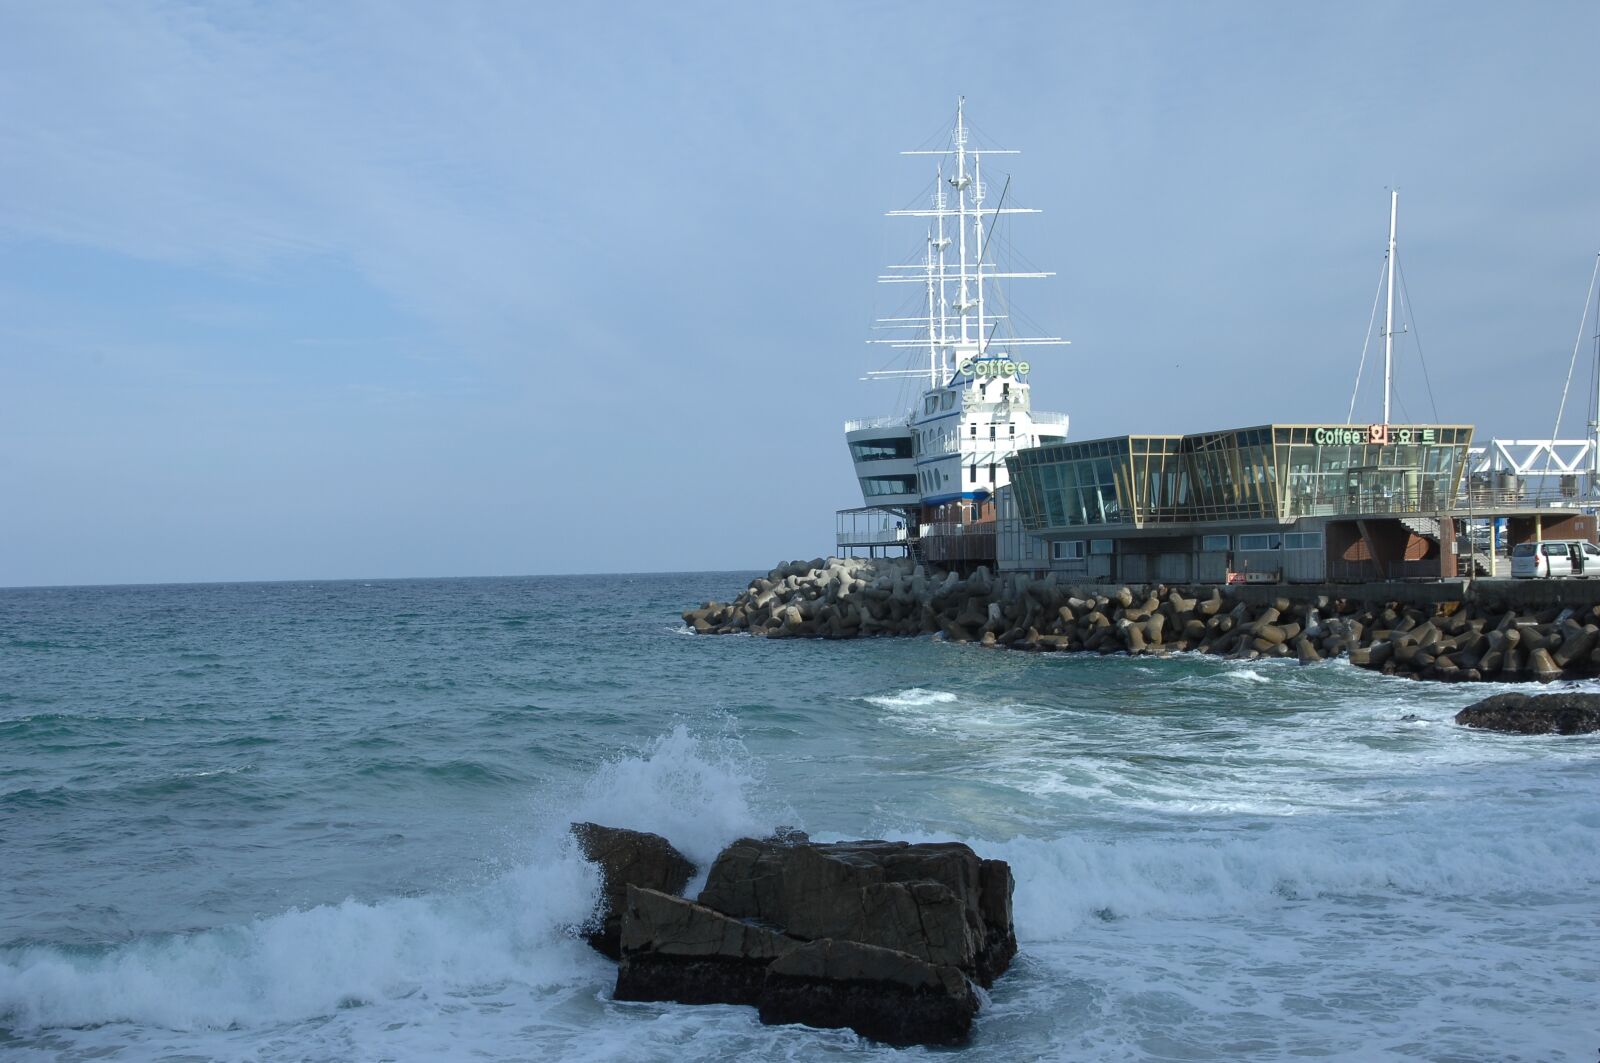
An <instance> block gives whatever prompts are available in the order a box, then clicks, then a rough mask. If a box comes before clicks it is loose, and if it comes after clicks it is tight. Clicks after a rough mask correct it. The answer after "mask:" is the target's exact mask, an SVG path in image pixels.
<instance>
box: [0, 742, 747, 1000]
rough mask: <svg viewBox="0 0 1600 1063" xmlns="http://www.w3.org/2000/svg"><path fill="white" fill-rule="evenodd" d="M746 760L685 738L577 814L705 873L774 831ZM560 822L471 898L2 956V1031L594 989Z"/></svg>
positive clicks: (616, 778)
mask: <svg viewBox="0 0 1600 1063" xmlns="http://www.w3.org/2000/svg"><path fill="white" fill-rule="evenodd" d="M753 779H754V776H753V773H752V769H751V767H750V764H749V758H748V757H747V756H744V755H742V750H741V748H740V747H739V746H738V745H737V744H736V743H733V742H730V741H727V740H708V739H699V738H696V737H694V736H693V735H691V734H690V733H689V732H688V730H687V729H686V728H684V727H678V728H676V729H674V730H673V731H672V732H670V733H668V734H666V735H663V736H661V737H660V738H658V739H656V740H655V741H653V742H651V743H650V744H649V745H648V746H647V748H645V749H644V750H643V751H642V752H640V753H639V754H638V755H635V756H629V757H623V758H620V759H618V760H615V761H613V762H610V763H608V764H606V765H604V766H603V767H602V768H601V769H600V770H599V771H597V772H596V773H595V774H594V776H593V777H592V778H591V779H590V780H589V781H588V783H587V784H586V785H584V786H583V787H582V789H581V792H580V793H579V794H578V796H577V800H576V802H575V803H573V804H571V805H568V806H565V808H566V810H567V811H568V812H570V814H571V818H575V819H594V820H596V821H599V822H603V823H607V824H611V825H615V826H626V827H632V828H635V829H641V830H650V831H655V832H657V833H661V834H663V835H665V836H667V837H668V838H670V839H671V840H672V841H673V842H674V844H676V845H677V846H678V847H679V848H681V849H682V850H683V851H684V852H685V854H686V855H688V856H689V857H690V858H691V859H693V860H695V861H696V862H697V863H699V864H700V865H701V866H702V867H704V866H706V865H708V864H709V862H710V860H711V858H712V857H714V856H715V854H716V853H717V851H718V850H720V849H721V847H722V846H723V845H725V844H726V843H727V842H729V841H731V840H732V839H733V838H735V837H737V836H738V835H740V834H744V833H752V832H755V833H759V832H761V831H762V830H763V829H764V828H767V827H770V826H771V824H763V823H762V822H760V820H759V819H758V817H757V816H756V814H755V812H754V811H753V810H752V807H751V802H750V790H751V788H752V786H753ZM565 827H566V819H565V818H562V819H560V821H559V822H557V821H556V820H554V819H551V820H550V821H549V822H547V823H546V824H545V825H544V826H543V828H542V829H541V837H540V838H539V840H538V841H537V842H536V843H535V846H534V855H535V858H534V859H533V860H532V861H531V862H529V863H528V864H526V865H525V866H522V867H518V868H516V869H515V870H513V871H511V872H509V873H506V874H504V875H501V876H500V877H498V878H496V879H494V880H493V881H491V882H488V883H486V884H484V885H482V886H479V887H476V888H473V889H469V890H466V891H464V892H460V893H455V894H449V895H441V896H425V897H397V898H392V899H388V900H383V901H378V902H376V903H362V902H358V901H355V900H347V901H345V902H343V903H342V904H335V905H322V906H318V907H315V908H310V909H306V910H291V911H287V912H282V913H280V914H277V915H272V916H266V917H263V918H260V919H256V920H253V921H251V922H249V923H247V924H244V925H240V926H232V927H226V928H222V929H217V930H210V931H204V932H200V933H192V934H172V935H165V936H161V937H155V938H149V939H146V940H141V941H137V942H134V943H132V944H129V945H126V946H121V947H118V948H114V949H112V950H110V951H109V952H97V953H84V952H69V951H66V950H61V949H56V948H46V947H32V948H20V949H9V950H0V1026H9V1027H12V1028H14V1029H18V1030H24V1031H26V1030H37V1029H39V1028H41V1027H84V1026H93V1025H99V1024H104V1023H114V1022H134V1023H139V1024H144V1025H148V1026H154V1027H160V1028H165V1029H169V1030H184V1031H195V1030H226V1029H230V1028H260V1027H264V1026H271V1025H273V1024H277V1023H285V1022H296V1021H303V1020H309V1019H314V1018H317V1017H319V1016H329V1015H333V1014H335V1013H339V1012H341V1010H342V1009H348V1008H350V1007H352V1006H354V1005H380V1006H381V1005H386V1004H394V1003H397V1002H401V1001H403V1002H405V1006H406V1008H407V1009H408V1010H415V1009H416V1008H425V1009H431V1008H434V1007H447V1006H448V1002H449V1001H450V1000H452V999H457V998H471V997H476V996H480V995H483V994H491V995H492V994H494V993H496V992H501V991H503V990H504V989H505V988H506V987H508V986H510V987H516V991H517V993H519V994H520V995H522V996H524V997H526V996H527V995H528V994H529V993H533V994H535V995H538V994H542V993H549V992H553V991H556V990H560V989H563V988H566V989H571V988H572V987H573V986H574V985H575V984H576V985H580V986H586V987H587V989H586V991H587V992H589V993H591V994H592V993H596V992H600V991H602V990H604V989H605V988H606V986H607V985H608V983H609V979H610V973H609V972H610V970H611V968H610V967H609V965H607V964H606V963H605V962H604V961H602V960H600V959H599V958H598V957H597V956H596V955H595V954H594V953H592V952H591V951H590V950H589V949H588V947H587V946H585V945H583V944H582V943H581V942H579V941H578V940H577V939H576V938H574V937H573V936H572V934H571V933H570V929H569V928H571V927H573V926H576V925H578V924H581V923H582V922H583V921H584V920H585V919H586V918H587V917H588V915H589V913H590V911H591V910H592V908H593V904H594V899H595V895H596V891H597V889H598V886H599V880H598V875H597V873H596V872H595V870H594V868H593V867H592V866H590V865H589V864H587V863H586V862H584V861H583V860H582V859H581V857H580V856H579V855H578V853H577V852H576V847H575V846H574V845H573V844H572V842H571V839H570V837H569V836H568V835H567V834H566V832H565Z"/></svg>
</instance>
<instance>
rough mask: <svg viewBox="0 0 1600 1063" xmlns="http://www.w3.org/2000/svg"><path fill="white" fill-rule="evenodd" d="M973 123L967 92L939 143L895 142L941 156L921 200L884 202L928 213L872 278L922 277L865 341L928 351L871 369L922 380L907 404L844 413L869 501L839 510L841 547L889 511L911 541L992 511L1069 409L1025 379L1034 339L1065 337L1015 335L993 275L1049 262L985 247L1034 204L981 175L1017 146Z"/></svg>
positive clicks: (910, 280) (1058, 433)
mask: <svg viewBox="0 0 1600 1063" xmlns="http://www.w3.org/2000/svg"><path fill="white" fill-rule="evenodd" d="M969 134H970V130H969V128H968V126H967V122H966V115H965V105H964V101H962V102H958V103H957V106H956V121H955V128H954V129H953V130H952V131H951V134H950V142H949V145H948V146H947V147H944V148H939V149H934V150H919V151H909V152H902V154H905V155H915V156H934V157H936V158H937V159H938V162H937V164H936V168H935V182H934V191H933V194H932V196H931V197H930V200H929V202H928V204H927V205H926V206H925V207H917V208H913V209H908V210H893V211H889V212H888V213H889V216H890V217H895V218H916V219H921V220H924V221H925V224H926V226H927V229H926V239H925V242H924V247H923V252H922V255H921V261H920V262H913V263H910V264H906V265H900V266H891V267H890V272H888V273H887V274H885V275H883V276H880V277H879V278H878V280H879V282H880V283H882V284H890V285H907V284H909V285H919V286H921V288H922V299H921V300H920V302H921V306H920V307H918V310H919V311H920V312H918V313H915V314H914V315H912V316H905V317H894V318H885V319H880V320H879V321H878V328H879V329H881V330H884V331H888V332H891V333H899V334H898V335H893V336H891V337H890V338H887V339H874V340H871V341H869V342H871V343H876V344H882V345H886V346H888V347H890V348H893V349H898V350H903V351H907V352H908V353H910V354H911V357H912V359H914V361H915V362H916V363H920V362H921V361H922V357H923V356H924V355H925V357H926V359H927V361H926V366H925V367H923V366H922V365H920V364H914V365H912V366H910V367H904V368H897V369H889V370H882V371H878V372H874V373H871V374H869V376H872V377H889V378H894V377H901V378H907V377H909V378H912V379H919V378H920V379H924V380H925V381H926V384H927V386H926V389H925V390H923V391H922V393H921V394H920V396H918V398H917V399H916V401H915V403H914V405H913V406H912V408H911V409H910V410H907V411H905V412H903V413H900V414H896V415H893V416H889V417H882V418H876V419H873V420H869V421H850V422H847V423H846V424H845V439H846V442H847V443H848V444H849V447H850V457H851V459H852V461H853V462H854V463H855V471H856V477H857V479H858V480H859V481H860V484H861V494H862V498H863V500H864V501H865V503H866V507H867V508H866V509H865V510H853V511H843V512H841V514H840V528H839V546H840V547H841V548H848V547H851V546H856V545H867V543H866V542H865V541H864V540H876V541H877V545H887V543H886V542H885V541H884V539H885V536H884V535H883V532H884V531H885V530H888V526H889V523H890V521H893V522H894V525H895V527H894V529H893V530H894V531H897V532H901V533H902V535H901V538H904V539H908V540H911V541H912V542H914V541H915V540H916V539H917V538H918V534H917V533H918V532H919V531H925V530H927V529H929V528H930V527H933V526H936V525H937V526H950V525H961V526H964V525H969V524H977V523H983V522H992V520H993V514H994V509H993V503H994V495H995V492H996V491H997V490H999V489H1000V488H1002V487H1004V486H1005V485H1006V484H1007V482H1008V477H1007V471H1006V457H1007V456H1008V455H1010V454H1012V453H1013V452H1015V451H1016V450H1018V449H1020V448H1022V447H1031V446H1037V445H1039V444H1040V443H1049V442H1059V441H1062V440H1064V439H1065V438H1066V435H1067V417H1066V415H1065V414H1059V413H1043V412H1038V411H1035V410H1034V409H1033V408H1032V398H1031V394H1030V386H1029V376H1030V371H1031V369H1032V362H1031V359H1030V358H1029V353H1030V352H1031V350H1032V349H1033V348H1037V347H1047V346H1060V345H1063V344H1065V343H1066V342H1067V341H1065V340H1063V339H1061V338H1060V337H1058V336H1018V335H1016V334H1015V333H1014V331H1013V330H1012V329H1011V328H1010V316H1009V314H1008V313H1007V311H1006V308H1007V306H1008V305H1009V304H1007V303H1006V302H1005V301H1004V299H1003V292H1002V288H1001V286H1000V282H1002V281H1009V280H1024V279H1035V278H1043V277H1050V276H1053V274H1051V273H1045V272H1034V271H1028V272H1019V271H1007V270H1003V269H1001V268H1000V267H999V266H998V265H997V264H996V263H995V262H994V261H992V259H993V257H994V256H993V255H992V254H991V251H992V250H994V248H993V247H992V246H991V245H992V244H993V236H994V229H995V225H996V223H997V222H998V221H999V219H1000V218H1001V217H1002V216H1009V215H1017V214H1036V213H1038V211H1036V210H1033V209H1030V208H1027V207H1018V206H1013V205H1011V204H1009V203H1008V202H1007V199H1008V197H1007V193H1008V192H1009V190H1010V179H1009V178H1006V179H1005V181H1004V183H1003V184H1002V185H1001V187H1000V190H999V192H998V193H997V194H992V193H993V189H992V188H991V187H990V185H991V184H992V181H991V182H988V183H986V181H985V178H984V174H983V169H984V159H985V158H986V157H988V156H991V155H1016V154H1019V153H1018V152H1016V151H1009V150H1001V149H987V148H975V147H972V146H969V144H968V140H969ZM846 514H852V517H851V518H850V520H849V521H848V522H847V521H846ZM863 519H865V521H866V523H867V525H869V527H868V528H866V529H865V530H863V527H862V524H863ZM847 523H849V524H850V525H851V527H849V528H847V527H846V524H847ZM874 525H875V526H874ZM852 538H853V539H854V540H855V541H850V540H851V539H852ZM908 545H910V544H909V543H908Z"/></svg>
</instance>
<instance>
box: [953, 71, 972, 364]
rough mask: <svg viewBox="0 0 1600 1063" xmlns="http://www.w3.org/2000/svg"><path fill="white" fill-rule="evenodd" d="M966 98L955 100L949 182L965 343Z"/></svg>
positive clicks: (958, 306) (958, 296)
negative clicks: (952, 188)
mask: <svg viewBox="0 0 1600 1063" xmlns="http://www.w3.org/2000/svg"><path fill="white" fill-rule="evenodd" d="M966 104H967V98H966V97H965V96H961V97H958V98H957V100H956V175H955V176H954V177H952V178H950V183H951V184H952V185H953V186H955V190H956V213H957V215H958V216H959V218H960V219H961V221H960V244H961V248H960V253H961V284H960V288H959V291H958V292H957V294H956V310H957V312H959V313H960V314H961V342H962V343H963V344H965V343H967V342H968V340H967V305H968V301H967V300H968V297H967V126H966V122H965V120H964V118H963V116H962V110H963V109H964V108H965V107H966Z"/></svg>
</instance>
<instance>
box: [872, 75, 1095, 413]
mask: <svg viewBox="0 0 1600 1063" xmlns="http://www.w3.org/2000/svg"><path fill="white" fill-rule="evenodd" d="M970 134H971V131H970V130H969V129H968V128H967V118H966V97H964V96H963V97H960V98H958V99H957V101H956V124H955V128H954V129H953V130H952V131H951V133H950V142H949V144H948V146H946V147H941V148H938V149H934V150H928V149H920V148H919V149H917V150H915V151H904V152H901V154H902V155H932V156H935V157H937V158H939V159H940V160H941V162H940V163H939V164H938V165H937V166H936V168H935V169H934V182H933V187H934V191H933V196H932V202H931V204H930V206H929V207H928V208H924V209H908V210H891V211H889V212H888V216H889V217H891V218H931V219H933V226H932V227H931V229H928V230H926V231H925V236H924V241H923V257H922V261H921V262H917V263H914V264H913V263H905V264H902V265H893V266H890V267H889V269H890V271H891V272H890V273H887V274H883V275H880V276H879V277H878V283H880V284H921V285H923V286H924V295H925V301H926V305H925V306H924V307H922V308H921V309H920V311H919V313H918V314H917V315H916V316H913V317H895V318H880V319H879V321H878V324H877V327H879V328H887V329H891V330H899V329H917V330H918V332H919V335H918V336H917V337H916V338H911V337H901V338H893V337H887V338H882V339H871V340H868V341H867V342H868V343H876V344H884V345H886V346H890V347H898V348H915V349H917V350H919V351H920V350H924V349H926V351H927V354H928V363H929V364H928V367H927V368H926V369H921V368H910V367H907V368H904V369H884V370H874V371H870V372H869V373H868V374H867V376H868V377H869V378H892V377H902V378H904V377H908V376H915V377H920V376H922V375H923V373H925V372H926V373H927V374H928V377H929V380H930V384H931V386H933V387H939V386H944V385H949V384H951V383H952V382H953V380H954V377H955V374H956V371H957V369H958V367H959V366H960V364H961V362H962V361H963V360H964V359H966V358H969V357H978V356H981V355H982V354H983V352H984V349H985V346H986V345H985V336H984V333H985V332H986V331H987V330H988V327H989V319H988V310H987V309H986V298H987V293H986V292H985V291H984V289H985V288H986V287H987V286H988V284H989V283H990V282H993V281H1001V280H1016V279H1035V278H1040V277H1052V276H1054V275H1055V274H1053V273H1048V272H1043V271H1028V272H1018V271H1010V270H1000V269H997V268H996V269H986V268H985V263H984V262H983V261H982V259H983V257H984V251H985V246H984V232H985V226H984V217H983V215H984V210H983V202H984V199H985V198H986V196H985V189H984V186H983V165H982V164H983V156H985V155H1016V154H1018V152H1016V151H1013V150H1010V149H1004V148H981V149H974V148H970V147H968V140H969V138H970ZM952 154H953V155H955V168H954V172H953V173H952V174H951V175H950V176H948V177H946V176H945V171H944V168H945V166H946V165H947V163H946V162H944V161H942V160H945V159H946V158H948V156H950V155H952ZM969 156H970V165H971V167H972V168H971V170H970V171H969V170H968V165H969ZM952 189H953V190H954V191H955V196H956V202H955V204H954V205H952V204H951V203H950V200H949V194H950V191H951V190H952ZM969 193H970V198H969ZM1005 203H1006V197H1005V195H1004V194H1003V193H1002V195H1001V196H1000V201H999V203H998V204H996V206H995V209H993V210H991V211H989V212H988V213H989V229H990V230H991V237H992V229H993V228H994V226H995V225H996V224H997V223H998V220H999V217H1000V215H1002V214H1037V213H1038V211H1037V210H1034V209H1033V208H1031V207H1008V206H1006V205H1005ZM946 218H951V219H954V220H955V222H956V232H955V234H954V235H953V236H952V235H951V234H950V231H949V229H948V228H947V227H946V225H945V219H946ZM969 219H970V225H969V224H968V222H969ZM969 239H970V240H975V241H976V243H975V244H974V248H975V249H976V255H970V254H969V253H968V250H967V241H968V240H969ZM952 242H954V243H955V245H956V248H955V250H956V254H955V258H956V261H955V262H953V263H952V262H950V261H949V255H948V254H947V252H949V251H950V249H951V247H950V245H951V243H952ZM912 271H915V272H912ZM974 284H976V285H977V288H976V290H974V289H973V285H974ZM951 285H954V286H955V288H956V292H955V298H954V300H952V299H951V297H950V287H951ZM952 311H953V312H954V314H955V316H957V317H958V318H959V319H960V325H959V327H958V326H957V324H956V322H954V321H951V320H950V317H951V314H952ZM974 312H976V320H977V326H978V335H977V336H976V337H974V336H973V334H972V325H973V317H974ZM923 329H926V330H927V332H926V336H923V335H921V330H923ZM1066 342H1067V341H1066V340H1063V339H1061V338H1060V337H1059V336H1030V337H1021V336H1010V337H1008V338H1007V339H1006V341H1005V343H1006V344H1007V345H1008V346H1060V345H1064V344H1065V343H1066ZM952 356H954V357H953V358H952Z"/></svg>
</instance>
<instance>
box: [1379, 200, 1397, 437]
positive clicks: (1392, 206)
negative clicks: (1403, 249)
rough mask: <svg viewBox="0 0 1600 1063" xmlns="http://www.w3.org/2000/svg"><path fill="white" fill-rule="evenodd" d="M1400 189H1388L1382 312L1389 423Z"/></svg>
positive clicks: (1385, 417) (1385, 418)
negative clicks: (1385, 293)
mask: <svg viewBox="0 0 1600 1063" xmlns="http://www.w3.org/2000/svg"><path fill="white" fill-rule="evenodd" d="M1399 213H1400V190H1399V189H1398V188H1395V189H1390V191H1389V269H1388V273H1389V300H1388V307H1387V308H1386V309H1385V310H1384V312H1383V423H1384V424H1388V423H1389V390H1390V388H1391V387H1392V386H1393V383H1394V230H1395V220H1396V218H1397V217H1398V216H1399Z"/></svg>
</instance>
